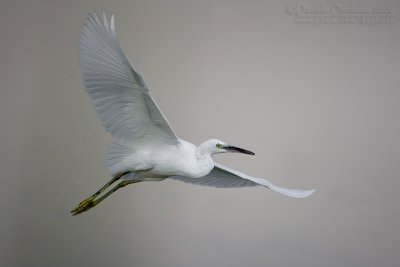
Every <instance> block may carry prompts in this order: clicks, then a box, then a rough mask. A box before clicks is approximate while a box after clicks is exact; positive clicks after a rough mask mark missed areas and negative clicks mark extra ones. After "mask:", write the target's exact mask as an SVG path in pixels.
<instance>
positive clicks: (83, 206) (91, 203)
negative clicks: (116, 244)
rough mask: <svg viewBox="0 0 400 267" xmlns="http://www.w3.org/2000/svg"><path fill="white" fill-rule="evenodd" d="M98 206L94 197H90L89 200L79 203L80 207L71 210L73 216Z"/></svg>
mask: <svg viewBox="0 0 400 267" xmlns="http://www.w3.org/2000/svg"><path fill="white" fill-rule="evenodd" d="M96 205H97V203H96V201H94V197H93V196H91V197H88V198H87V199H85V200H84V201H82V202H81V203H79V205H78V206H76V207H75V208H74V209H73V210H71V213H72V216H75V215H78V214H81V213H82V212H85V211H87V210H89V209H91V208H93V207H94V206H96Z"/></svg>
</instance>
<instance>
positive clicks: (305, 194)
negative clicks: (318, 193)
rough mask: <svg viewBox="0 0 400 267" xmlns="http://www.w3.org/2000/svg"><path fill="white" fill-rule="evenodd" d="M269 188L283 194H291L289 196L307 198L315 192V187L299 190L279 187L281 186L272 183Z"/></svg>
mask: <svg viewBox="0 0 400 267" xmlns="http://www.w3.org/2000/svg"><path fill="white" fill-rule="evenodd" d="M269 188H270V189H271V190H272V191H275V192H278V193H281V194H283V195H286V196H289V197H295V198H306V197H309V196H310V195H312V194H313V193H314V192H315V189H311V190H298V189H288V188H283V187H279V186H275V185H271V186H269Z"/></svg>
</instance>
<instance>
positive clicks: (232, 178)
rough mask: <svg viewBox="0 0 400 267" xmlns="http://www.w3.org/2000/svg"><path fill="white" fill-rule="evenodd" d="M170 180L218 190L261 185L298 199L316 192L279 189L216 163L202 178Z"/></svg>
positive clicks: (174, 177) (262, 180)
mask: <svg viewBox="0 0 400 267" xmlns="http://www.w3.org/2000/svg"><path fill="white" fill-rule="evenodd" d="M170 178H171V179H174V180H179V181H182V182H185V183H192V184H197V185H203V186H212V187H217V188H232V187H250V186H258V185H261V186H265V187H267V188H268V189H270V190H272V191H275V192H278V193H281V194H284V195H286V196H290V197H297V198H305V197H308V196H309V195H311V194H312V193H314V191H315V190H298V189H288V188H283V187H279V186H276V185H273V184H272V183H271V182H269V181H267V180H265V179H262V178H255V177H251V176H248V175H247V174H244V173H241V172H239V171H235V170H232V169H230V168H228V167H225V166H223V165H222V164H219V163H215V166H214V169H212V170H211V172H210V173H209V174H208V175H206V176H204V177H201V178H188V177H183V176H172V177H170Z"/></svg>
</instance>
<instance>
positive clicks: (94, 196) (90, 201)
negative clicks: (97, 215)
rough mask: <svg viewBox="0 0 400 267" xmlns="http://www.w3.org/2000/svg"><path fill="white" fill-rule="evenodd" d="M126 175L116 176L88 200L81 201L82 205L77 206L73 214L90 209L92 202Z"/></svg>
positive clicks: (72, 211)
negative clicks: (86, 208)
mask: <svg viewBox="0 0 400 267" xmlns="http://www.w3.org/2000/svg"><path fill="white" fill-rule="evenodd" d="M125 174H126V172H125V173H121V174H117V175H116V176H114V177H113V178H112V179H111V180H110V181H108V183H106V184H105V185H104V186H103V187H102V188H100V189H99V190H98V191H97V192H96V193H94V194H93V195H91V196H90V197H88V198H87V199H85V200H83V201H81V203H79V204H78V206H76V207H75V208H74V209H73V210H71V213H76V211H78V210H81V209H84V208H85V207H88V206H92V202H93V201H94V199H95V198H96V197H97V196H98V195H100V194H101V193H102V192H104V190H106V189H107V188H108V187H109V186H110V185H112V184H113V183H115V182H116V181H118V180H119V179H120V178H121V177H122V176H123V175H125Z"/></svg>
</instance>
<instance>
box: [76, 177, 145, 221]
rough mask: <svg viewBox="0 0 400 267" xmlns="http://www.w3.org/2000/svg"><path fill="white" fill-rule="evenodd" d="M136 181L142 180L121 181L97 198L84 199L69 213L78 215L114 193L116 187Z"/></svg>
mask: <svg viewBox="0 0 400 267" xmlns="http://www.w3.org/2000/svg"><path fill="white" fill-rule="evenodd" d="M138 182H142V180H128V181H122V182H120V183H119V184H118V185H116V186H115V187H114V188H112V189H111V190H110V191H108V192H107V193H106V194H104V195H103V196H101V197H99V198H98V199H97V200H94V198H93V199H91V197H90V198H88V201H86V203H84V205H81V204H80V205H79V206H78V207H77V208H75V209H74V210H72V211H71V213H72V215H73V216H75V215H78V214H80V213H82V212H85V211H87V210H89V209H91V208H93V207H95V206H97V205H98V204H99V203H100V202H102V201H103V200H104V199H106V198H107V197H108V196H109V195H111V194H112V193H114V192H115V191H117V190H118V189H120V188H122V187H124V186H127V185H128V184H133V183H138ZM99 191H100V190H99ZM103 191H104V190H103ZM89 199H90V200H89ZM81 203H82V202H81Z"/></svg>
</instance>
